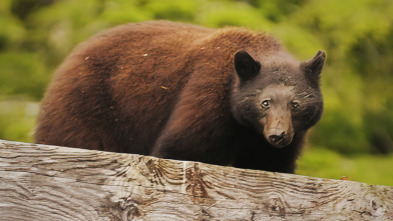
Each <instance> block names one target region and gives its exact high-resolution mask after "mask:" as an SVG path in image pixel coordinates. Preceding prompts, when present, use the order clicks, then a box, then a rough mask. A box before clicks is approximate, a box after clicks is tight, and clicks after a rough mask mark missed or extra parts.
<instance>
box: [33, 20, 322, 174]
mask: <svg viewBox="0 0 393 221" xmlns="http://www.w3.org/2000/svg"><path fill="white" fill-rule="evenodd" d="M325 57H326V53H325V52H324V51H321V50H320V51H318V53H317V54H316V55H315V56H314V57H313V58H311V59H309V60H306V61H302V62H299V61H298V60H296V59H295V58H294V57H293V56H292V55H291V54H289V53H288V52H287V51H286V49H284V47H283V46H282V45H281V44H280V43H279V42H278V41H277V40H276V39H275V38H273V37H271V36H269V35H268V34H265V33H259V32H254V31H252V30H249V29H246V28H241V27H225V28H219V29H214V28H206V27H201V26H197V25H193V24H186V23H177V22H170V21H145V22H140V23H129V24H124V25H120V26H117V27H114V28H111V29H109V30H107V31H104V32H102V33H99V34H97V35H95V36H93V37H91V38H90V39H88V40H87V41H85V42H83V43H80V44H79V45H78V46H77V47H76V48H75V49H74V50H73V52H71V53H70V55H68V56H67V58H66V59H65V61H64V62H63V63H62V64H61V65H60V66H59V68H58V69H57V71H56V72H55V75H54V78H53V80H52V82H51V84H50V85H49V87H48V89H47V91H46V93H45V96H44V98H43V100H42V103H41V111H40V114H39V117H38V120H37V127H36V133H35V139H36V142H37V143H42V144H49V145H60V146H67V147H76V148H86V149H92V150H101V151H112V152H120V153H133V154H141V155H151V156H154V157H159V158H167V159H175V160H184V161H199V162H203V163H209V164H216V165H224V166H233V167H238V168H245V169H255V170H265V171H273V172H283V173H294V172H295V167H296V159H297V157H298V156H299V154H300V152H301V149H302V146H303V145H304V140H305V136H306V133H307V131H308V130H309V129H310V128H311V127H312V126H314V125H315V124H316V123H317V122H318V120H319V119H320V117H321V115H322V110H323V99H322V94H321V90H320V74H321V71H322V67H323V65H324V62H325Z"/></svg>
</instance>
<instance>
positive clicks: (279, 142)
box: [263, 114, 294, 148]
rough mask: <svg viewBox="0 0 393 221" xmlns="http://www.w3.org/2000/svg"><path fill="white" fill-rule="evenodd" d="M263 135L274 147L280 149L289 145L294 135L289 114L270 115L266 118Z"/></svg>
mask: <svg viewBox="0 0 393 221" xmlns="http://www.w3.org/2000/svg"><path fill="white" fill-rule="evenodd" d="M263 134H264V136H265V139H266V140H267V141H268V142H269V143H270V144H271V145H272V146H274V147H277V148H282V147H285V146H287V145H289V144H290V143H291V142H292V138H293V135H294V132H293V128H292V122H291V116H290V115H289V114H284V115H279V114H278V115H277V114H271V115H270V116H268V117H267V122H266V124H265V127H264V132H263Z"/></svg>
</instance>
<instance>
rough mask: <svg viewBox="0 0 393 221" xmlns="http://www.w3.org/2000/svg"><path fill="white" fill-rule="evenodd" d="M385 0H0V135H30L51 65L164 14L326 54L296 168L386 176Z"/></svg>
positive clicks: (392, 111) (296, 50)
mask: <svg viewBox="0 0 393 221" xmlns="http://www.w3.org/2000/svg"><path fill="white" fill-rule="evenodd" d="M392 15H393V3H392V1H391V0H347V1H341V0H211V1H209V0H187V1H186V0H165V1H163V0H83V1H79V0H1V1H0V27H1V28H0V139H6V140H16V141H25V142H33V139H32V135H33V133H34V126H35V120H36V116H37V113H38V111H39V101H40V100H41V98H42V96H43V94H44V92H45V89H46V87H47V85H48V83H49V82H50V79H51V77H52V74H53V72H54V70H55V68H56V67H57V66H58V65H59V64H60V62H61V61H62V60H63V59H64V58H65V56H66V55H67V54H68V53H69V52H70V51H71V50H72V49H73V48H74V47H75V45H76V44H78V43H79V42H81V41H84V40H86V39H87V38H88V37H89V36H91V35H93V34H95V33H97V32H99V31H101V30H104V29H107V28H109V27H112V26H115V25H118V24H123V23H128V22H137V21H143V20H156V19H167V20H173V21H181V22H189V23H194V24H199V25H203V26H207V27H223V26H228V25H230V26H244V27H249V28H251V29H253V30H255V31H265V32H267V33H269V34H271V35H273V36H274V37H276V38H277V39H279V40H280V41H281V42H282V43H283V45H285V47H286V48H287V49H288V50H289V51H290V52H291V53H293V54H294V55H295V56H296V57H297V58H298V59H299V60H305V59H308V58H311V57H312V56H313V55H314V54H315V53H316V52H317V51H318V49H323V50H325V51H326V52H327V54H328V59H327V64H326V66H325V69H324V71H323V74H322V90H323V94H324V101H325V111H324V114H323V117H322V119H321V121H320V122H319V123H318V124H317V126H316V127H315V128H313V130H312V131H311V133H310V134H309V139H308V143H307V147H306V149H305V152H304V154H303V156H302V157H301V158H300V160H299V168H298V172H297V173H298V174H302V175H309V176H318V177H326V178H333V179H339V178H341V177H342V176H348V177H349V178H350V179H351V180H355V181H361V182H366V183H370V184H382V185H390V186H393V155H392V152H393V141H392V138H393V86H391V84H392V83H393V73H392V72H393V16H392Z"/></svg>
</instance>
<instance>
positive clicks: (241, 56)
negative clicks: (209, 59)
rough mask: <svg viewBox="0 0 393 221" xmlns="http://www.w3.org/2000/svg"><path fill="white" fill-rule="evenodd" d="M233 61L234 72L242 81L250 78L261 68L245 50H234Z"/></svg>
mask: <svg viewBox="0 0 393 221" xmlns="http://www.w3.org/2000/svg"><path fill="white" fill-rule="evenodd" d="M234 63H235V69H236V73H237V75H238V76H239V78H240V79H241V80H242V81H247V80H250V79H251V78H253V77H255V76H256V75H257V74H258V73H259V71H260V70H261V64H260V63H259V62H257V61H255V60H254V58H252V57H251V55H249V54H248V53H247V52H245V51H238V52H236V54H235V58H234Z"/></svg>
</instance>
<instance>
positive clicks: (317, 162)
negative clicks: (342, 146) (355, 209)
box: [296, 148, 393, 186]
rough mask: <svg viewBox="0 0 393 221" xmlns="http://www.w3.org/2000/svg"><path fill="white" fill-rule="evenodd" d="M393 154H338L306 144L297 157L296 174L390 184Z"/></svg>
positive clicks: (392, 170)
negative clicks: (304, 149) (301, 154)
mask: <svg viewBox="0 0 393 221" xmlns="http://www.w3.org/2000/svg"><path fill="white" fill-rule="evenodd" d="M392 168H393V155H354V156H346V155H340V154H338V153H336V152H334V151H331V150H328V149H324V148H308V149H306V151H305V152H304V153H303V156H302V157H301V158H300V159H299V161H298V169H297V172H296V173H297V174H301V175H306V176H313V177H322V178H329V179H340V178H341V177H343V176H346V177H348V178H349V179H350V180H353V181H358V182H364V183H367V184H376V185H386V186H393V169H392Z"/></svg>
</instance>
